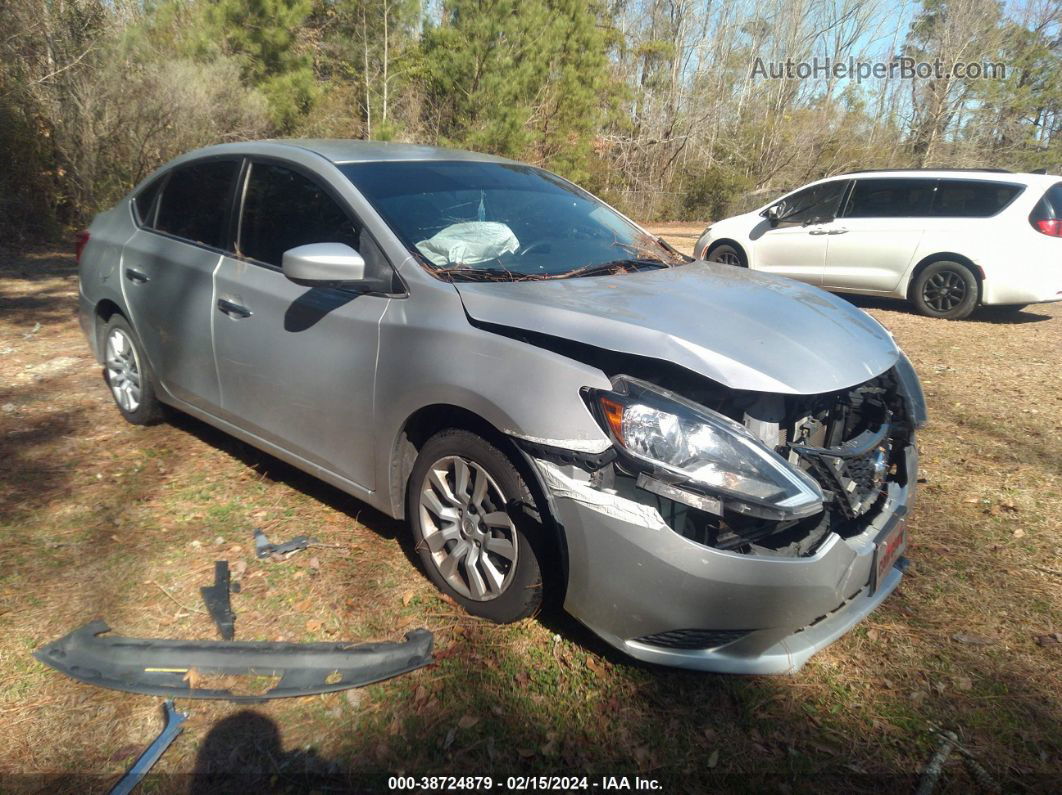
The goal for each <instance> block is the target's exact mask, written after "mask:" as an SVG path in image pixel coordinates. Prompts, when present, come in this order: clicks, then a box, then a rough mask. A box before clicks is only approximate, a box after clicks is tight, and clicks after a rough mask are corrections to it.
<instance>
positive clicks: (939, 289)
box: [911, 260, 978, 320]
mask: <svg viewBox="0 0 1062 795" xmlns="http://www.w3.org/2000/svg"><path fill="white" fill-rule="evenodd" d="M977 293H978V289H977V279H976V278H975V277H974V275H973V273H971V272H970V269H969V268H967V267H965V266H964V265H961V264H960V263H958V262H948V261H945V260H942V261H940V262H934V263H932V264H930V265H929V266H928V267H927V268H926V269H925V270H923V271H922V272H921V273H920V274H918V278H917V279H915V283H914V285H912V287H911V302H912V303H913V304H914V306H915V309H917V310H918V311H919V313H921V314H923V315H926V316H927V317H941V318H945V319H947V320H958V319H960V318H964V317H966V316H967V315H969V314H970V313H971V312H972V311H973V310H974V307H976V306H977V298H978V295H977Z"/></svg>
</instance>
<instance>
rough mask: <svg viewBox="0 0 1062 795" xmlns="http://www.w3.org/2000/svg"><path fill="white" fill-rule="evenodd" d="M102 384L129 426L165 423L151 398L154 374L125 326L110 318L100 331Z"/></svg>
mask: <svg viewBox="0 0 1062 795" xmlns="http://www.w3.org/2000/svg"><path fill="white" fill-rule="evenodd" d="M102 347H103V380H104V381H105V382H106V383H107V386H108V387H109V388H110V390H111V397H112V398H114V404H115V405H116V406H117V407H118V411H119V412H121V414H122V416H123V417H125V419H126V421H127V422H131V423H132V424H133V425H154V424H156V423H159V422H162V420H164V419H165V417H166V415H165V409H164V408H163V406H162V404H161V403H160V402H159V400H158V398H157V397H156V396H155V395H156V392H155V374H154V373H153V372H152V371H151V365H149V364H148V360H147V357H146V356H144V351H143V348H142V347H141V346H140V340H139V338H138V337H137V336H136V332H135V331H133V328H132V326H130V325H129V322H128V321H127V320H126V319H125V318H124V317H122V316H121V315H114V316H112V317H111V319H110V320H109V321H107V325H106V326H105V327H104V329H103V346H102Z"/></svg>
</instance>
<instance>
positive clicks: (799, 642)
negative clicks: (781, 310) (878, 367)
mask: <svg viewBox="0 0 1062 795" xmlns="http://www.w3.org/2000/svg"><path fill="white" fill-rule="evenodd" d="M647 373H650V374H648V375H647ZM638 376H639V377H633V376H630V375H626V374H616V375H612V376H611V380H612V382H613V389H612V390H610V391H602V390H587V391H586V392H585V394H584V398H585V400H586V403H587V406H588V408H589V409H590V411H591V413H593V415H594V416H595V417H596V418H597V420H598V422H599V424H600V425H601V427H602V429H603V430H604V431H605V432H606V433H607V434H608V436H609V437H610V439H611V440H612V442H613V445H612V447H611V448H610V450H608V451H606V452H605V453H603V454H597V455H594V456H589V455H585V454H573V453H572V452H570V451H563V450H556V449H552V448H548V447H545V446H543V445H534V446H531V445H528V444H527V443H526V442H524V443H522V446H523V447H524V449H525V451H526V452H528V453H529V455H530V456H531V457H532V458H533V459H534V460H535V463H536V464H537V466H538V469H539V471H540V472H541V473H542V476H543V480H544V482H545V484H546V487H547V489H548V491H549V492H550V494H551V497H552V499H553V501H554V507H555V511H556V513H557V515H558V520H559V522H560V524H561V525H562V527H563V529H564V533H565V538H566V541H567V546H568V559H569V578H568V579H569V587H568V593H567V598H566V607H567V608H568V610H569V611H570V612H572V613H573V614H574V615H575V616H576V617H578V618H580V619H581V620H582V621H583V622H584V623H586V624H587V625H588V626H590V627H591V628H592V629H594V630H595V631H596V632H598V634H600V635H601V636H602V637H604V638H605V639H606V640H609V641H610V642H612V643H613V644H614V645H616V646H618V647H620V648H622V649H623V650H625V651H627V652H628V653H630V654H632V655H633V656H635V657H640V658H642V659H646V660H651V661H655V662H662V663H666V664H670V665H679V666H685V667H691V668H698V669H703V670H717V671H729V672H746V673H782V672H787V671H793V670H796V669H798V668H799V667H800V666H801V665H802V664H803V663H804V662H805V661H806V660H807V659H808V658H809V657H810V656H811V655H812V654H813V653H814V652H815V651H817V650H818V649H820V648H822V647H823V646H825V645H826V644H828V643H829V642H831V641H832V640H834V639H835V638H836V637H839V636H840V635H841V634H843V633H844V632H845V631H847V630H848V629H849V628H850V627H851V626H852V625H853V624H855V623H856V622H858V621H859V620H860V619H861V618H862V617H863V616H865V615H866V614H867V613H868V612H870V610H872V609H873V608H874V607H875V606H876V605H877V604H878V603H880V602H881V601H882V600H883V599H884V598H885V596H887V594H888V593H889V592H890V591H891V590H892V589H893V588H895V586H896V584H897V583H898V582H899V579H900V574H901V572H900V570H899V568H898V567H902V566H903V565H905V561H903V560H902V559H901V558H900V557H899V555H900V554H901V553H902V551H903V547H904V540H905V539H904V536H903V519H904V516H905V514H906V512H907V506H908V504H909V503H910V500H911V497H912V495H913V491H914V486H915V482H916V480H917V452H916V448H915V443H914V432H915V429H916V428H917V427H918V426H920V425H921V424H922V423H924V421H925V408H924V399H923V398H922V394H921V388H920V386H919V385H918V379H917V377H916V376H915V375H914V372H913V370H912V369H911V366H910V362H909V361H907V359H906V357H903V356H902V355H901V356H900V358H899V361H898V362H897V363H896V365H895V366H894V367H892V368H890V369H889V370H887V371H885V372H883V373H881V374H879V375H877V376H875V377H873V378H871V379H869V380H867V381H865V382H864V383H861V384H857V385H855V386H852V387H849V388H845V389H841V390H835V391H831V392H828V393H823V394H817V395H795V394H767V393H763V392H751V391H742V390H735V389H730V388H727V387H723V386H721V385H719V384H716V383H714V382H712V381H709V380H708V379H706V378H703V377H701V376H698V375H696V374H693V373H691V372H689V371H686V370H681V369H679V368H670V367H667V366H663V367H659V368H655V369H654V368H642V372H640V373H639V374H638ZM886 547H887V552H885V551H881V550H882V549H884V548H886ZM886 555H887V556H886Z"/></svg>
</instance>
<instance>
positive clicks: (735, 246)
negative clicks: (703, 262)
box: [704, 237, 749, 268]
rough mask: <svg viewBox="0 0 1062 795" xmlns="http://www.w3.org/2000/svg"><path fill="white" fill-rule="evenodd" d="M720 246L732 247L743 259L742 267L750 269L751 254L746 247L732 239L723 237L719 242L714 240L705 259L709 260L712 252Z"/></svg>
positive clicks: (705, 253) (707, 250)
mask: <svg viewBox="0 0 1062 795" xmlns="http://www.w3.org/2000/svg"><path fill="white" fill-rule="evenodd" d="M720 246H731V247H732V248H733V249H734V250H735V251H736V252H737V253H738V256H739V257H741V262H742V267H745V268H747V267H749V253H748V252H747V251H746V250H745V247H744V246H743V245H741V244H740V243H739V242H737V241H736V240H734V239H733V238H730V237H721V238H719V239H718V240H713V241H712V242H711V243H709V244H708V248H707V249H705V252H704V258H705V259H708V257H709V256H711V254H712V252H713V251H714V250H715V249H717V248H719V247H720Z"/></svg>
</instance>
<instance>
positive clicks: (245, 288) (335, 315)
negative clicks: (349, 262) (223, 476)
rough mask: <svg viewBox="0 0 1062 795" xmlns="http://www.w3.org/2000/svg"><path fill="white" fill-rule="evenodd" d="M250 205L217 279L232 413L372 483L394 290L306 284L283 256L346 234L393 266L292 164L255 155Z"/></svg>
mask: <svg viewBox="0 0 1062 795" xmlns="http://www.w3.org/2000/svg"><path fill="white" fill-rule="evenodd" d="M240 212H241V219H240V223H239V234H238V239H237V245H236V253H235V254H234V255H230V256H226V257H225V258H224V259H223V261H222V262H221V266H220V268H219V269H218V272H217V278H216V282H215V284H216V288H217V294H216V301H215V303H214V306H213V316H214V320H213V322H214V341H215V350H216V354H217V365H218V373H219V376H220V379H221V393H222V407H223V414H224V416H225V418H226V419H228V420H230V421H231V422H233V423H235V424H237V425H239V426H240V427H242V428H245V429H246V430H248V431H250V432H251V433H253V434H255V435H256V436H259V437H260V438H262V439H264V440H266V441H267V442H271V443H273V444H276V445H279V446H280V447H282V448H284V449H285V450H288V451H289V452H292V453H295V454H296V455H298V456H299V457H301V458H303V459H305V460H307V461H310V462H312V463H314V464H317V465H319V466H322V467H324V468H325V469H328V470H329V471H331V472H335V473H337V474H339V475H341V476H343V477H344V478H346V479H348V480H350V481H352V482H354V483H356V484H358V485H360V486H362V487H364V488H365V489H367V490H372V489H373V488H374V485H375V484H374V482H373V467H372V449H373V445H372V441H373V393H374V388H375V382H376V355H377V349H378V343H379V326H380V319H381V317H382V316H383V313H384V310H385V309H386V308H387V305H388V303H389V301H390V300H391V298H389V297H388V296H386V295H375V294H368V293H362V294H359V293H355V292H351V291H348V290H342V289H335V288H330V287H304V286H300V285H297V284H295V283H293V282H291V281H289V280H288V279H287V278H286V277H285V276H284V273H283V272H282V270H281V258H282V255H283V253H284V252H285V251H287V250H288V249H290V248H294V247H296V246H301V245H304V244H308V243H345V244H346V245H348V246H350V247H352V248H354V249H355V250H357V251H358V252H359V253H360V254H361V255H362V257H363V258H364V259H365V262H366V272H367V273H368V274H380V273H384V272H388V273H393V271H392V269H391V266H390V264H389V263H388V262H387V261H386V259H385V258H384V256H383V253H382V252H381V251H380V249H379V247H378V246H377V245H376V242H375V241H374V240H373V239H372V237H371V235H370V234H369V233H368V232H366V231H364V230H363V229H362V228H361V225H360V224H359V223H358V221H357V219H356V218H354V217H353V215H352V214H351V213H349V211H348V210H347V208H346V207H345V206H344V203H343V202H341V201H340V200H339V199H338V198H337V197H336V196H335V195H334V194H332V193H331V192H330V191H329V189H328V188H327V186H326V185H325V184H324V183H323V182H322V181H321V180H320V179H319V178H318V177H317V176H316V175H313V174H309V173H307V172H304V171H301V170H299V169H298V168H297V167H295V166H293V165H291V164H288V163H282V162H277V161H268V160H254V161H252V162H250V163H249V171H248V174H247V178H246V187H245V190H244V194H243V198H242V208H241V211H240Z"/></svg>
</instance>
